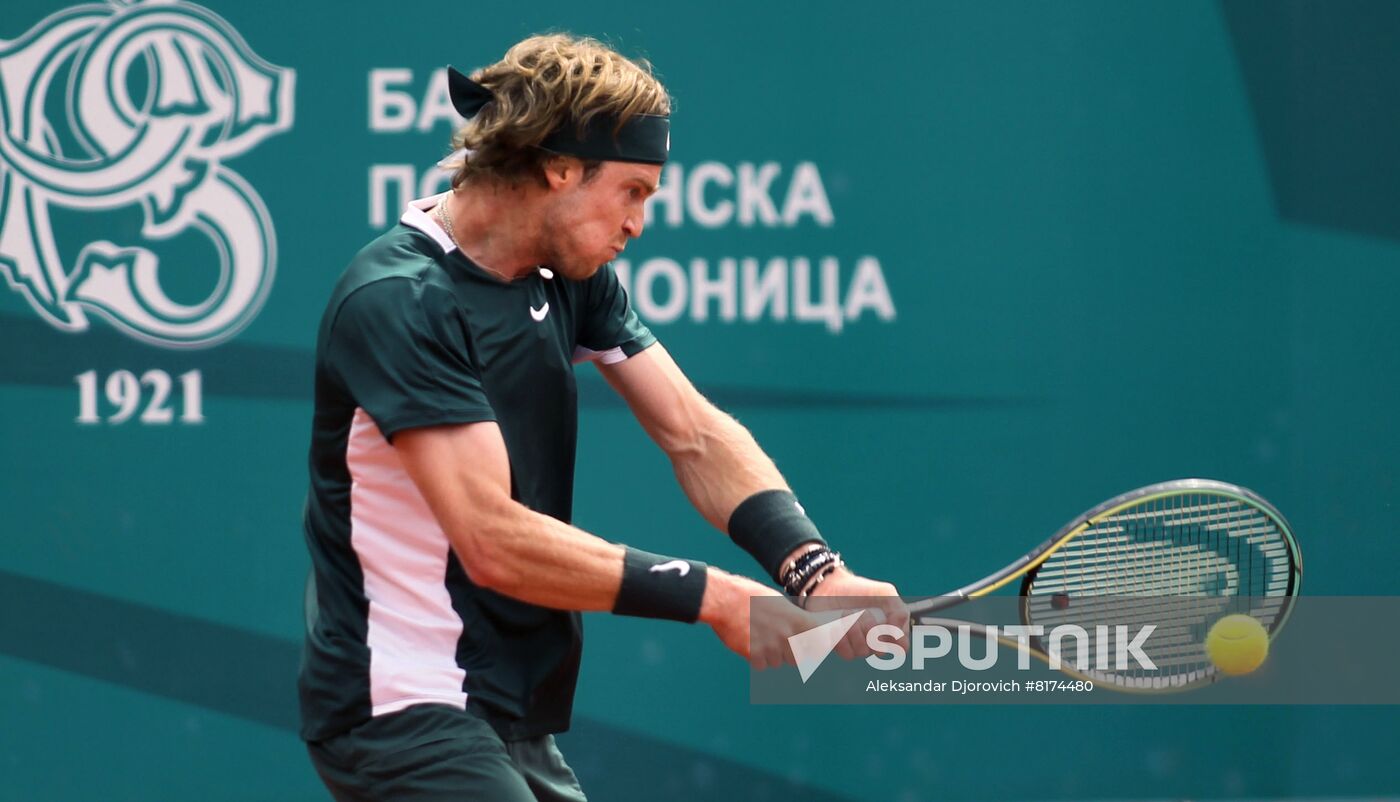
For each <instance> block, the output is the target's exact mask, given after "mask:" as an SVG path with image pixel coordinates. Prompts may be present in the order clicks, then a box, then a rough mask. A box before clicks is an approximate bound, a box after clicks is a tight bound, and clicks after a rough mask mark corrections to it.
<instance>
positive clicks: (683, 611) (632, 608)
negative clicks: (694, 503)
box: [612, 546, 708, 624]
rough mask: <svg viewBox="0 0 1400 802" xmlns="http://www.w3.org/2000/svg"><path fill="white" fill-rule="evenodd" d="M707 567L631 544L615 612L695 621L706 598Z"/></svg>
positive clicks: (624, 564) (624, 561) (623, 559)
mask: <svg viewBox="0 0 1400 802" xmlns="http://www.w3.org/2000/svg"><path fill="white" fill-rule="evenodd" d="M707 570H708V569H707V567H706V565H705V564H704V563H701V562H695V561H694V560H679V559H676V558H674V557H662V556H661V555H659V554H651V553H649V552H645V551H642V550H641V549H634V548H632V547H631V546H628V547H627V553H626V554H625V555H623V558H622V586H621V587H619V588H618V589H617V601H616V602H614V603H613V610H612V611H613V613H615V614H617V615H634V616H638V617H641V618H666V619H669V620H671V621H684V622H685V623H687V624H694V623H695V622H696V621H697V620H699V618H700V602H701V600H703V599H704V598H705V577H706V572H707Z"/></svg>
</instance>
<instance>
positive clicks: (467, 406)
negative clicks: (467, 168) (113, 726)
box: [299, 198, 656, 741]
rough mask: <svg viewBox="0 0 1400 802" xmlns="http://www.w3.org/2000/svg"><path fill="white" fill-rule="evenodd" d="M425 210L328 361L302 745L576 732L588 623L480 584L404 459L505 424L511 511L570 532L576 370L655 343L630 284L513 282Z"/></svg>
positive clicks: (357, 271)
mask: <svg viewBox="0 0 1400 802" xmlns="http://www.w3.org/2000/svg"><path fill="white" fill-rule="evenodd" d="M436 200H437V199H436V198H428V199H424V200H422V201H415V202H414V204H413V205H412V206H410V208H409V209H408V211H407V212H405V214H404V216H403V218H402V220H401V221H400V223H399V225H398V226H397V227H395V228H394V229H392V230H390V231H389V232H387V233H386V234H384V235H383V236H381V237H380V238H378V239H377V240H375V241H374V242H372V243H370V244H369V246H367V247H366V248H365V249H364V250H362V251H361V252H360V253H359V254H358V255H357V256H356V257H355V259H354V261H352V262H351V263H350V266H349V267H348V268H347V269H346V271H345V273H344V275H343V276H342V277H341V279H340V281H339V283H338V284H337V285H336V287H335V290H334V292H333V294H332V296H331V300H330V303H329V305H328V306H327V307H326V312H325V315H324V317H323V318H322V320H321V327H320V333H319V337H318V341H317V346H316V377H315V382H316V387H315V416H314V420H313V425H312V435H311V438H312V439H311V458H310V468H311V488H310V493H309V495H308V498H307V504H306V518H305V535H306V543H307V548H308V550H309V551H310V554H311V562H312V568H313V572H314V577H315V602H316V605H315V606H316V614H315V616H314V617H311V616H309V617H308V628H307V635H306V648H305V651H304V656H303V662H302V667H301V675H300V682H299V689H300V696H301V713H302V729H301V734H302V737H304V738H306V739H307V740H313V741H314V740H321V739H323V738H326V737H329V736H331V735H334V734H337V733H340V732H343V731H345V730H347V729H350V728H352V727H354V726H356V725H357V724H360V723H362V722H364V721H366V720H368V719H369V718H370V717H372V716H379V715H384V714H387V713H392V712H395V711H397V710H402V709H404V708H405V707H408V706H410V705H415V704H450V705H454V706H457V707H464V708H467V709H470V710H472V711H474V712H476V713H478V714H479V715H481V716H483V717H484V718H485V719H486V720H487V721H489V722H490V723H491V724H492V726H494V727H495V728H496V730H497V732H499V733H500V734H501V736H502V737H503V738H506V739H508V740H514V739H519V738H527V737H533V736H536V735H540V734H543V733H550V732H560V731H563V730H566V729H568V726H569V715H570V710H571V707H572V704H573V695H574V684H575V680H576V679H577V676H578V667H579V658H580V655H581V651H582V642H583V641H582V629H581V619H580V616H579V614H578V613H574V612H565V611H558V610H550V609H546V608H543V607H536V606H534V605H531V604H526V603H524V602H521V601H517V600H515V599H511V598H508V597H505V596H502V595H500V594H498V593H495V592H493V591H490V590H487V589H485V588H481V587H478V586H476V585H475V584H473V583H472V581H471V580H470V579H468V578H467V576H466V573H465V572H464V571H463V569H462V567H461V564H460V563H459V562H458V560H457V558H456V556H455V554H454V553H453V552H452V548H451V546H450V544H449V543H448V540H447V537H446V535H445V534H444V533H443V531H442V529H441V527H440V526H438V523H437V521H436V519H435V518H434V517H433V515H432V513H431V512H430V511H429V509H428V507H427V504H426V503H425V501H424V499H423V497H422V495H421V494H420V493H419V492H418V490H417V488H416V486H415V485H414V484H413V482H412V481H411V480H410V479H409V477H408V475H407V473H406V472H405V471H404V468H403V465H402V463H401V462H400V461H399V458H398V454H397V452H395V451H394V448H393V445H392V440H393V437H394V435H395V434H397V433H399V432H401V431H403V430H405V429H411V428H414V427H421V426H435V425H440V424H452V423H469V422H475V421H490V420H494V421H496V423H497V424H498V425H499V426H500V429H501V434H502V436H503V437H504V439H505V444H506V450H507V452H508V453H509V456H510V476H511V495H512V497H513V498H515V499H516V500H517V501H519V502H520V503H522V504H524V505H525V506H527V507H529V508H531V509H533V510H535V511H537V512H540V513H543V514H545V515H549V516H552V517H554V518H557V519H559V520H561V521H566V522H567V521H569V520H570V517H571V510H572V504H573V479H574V452H575V445H576V443H577V435H578V404H577V389H576V386H575V383H574V373H573V363H575V362H579V361H586V360H593V359H599V360H602V361H604V362H610V363H611V362H617V361H621V360H623V359H626V358H628V357H630V356H632V355H634V354H636V353H637V352H639V351H641V350H642V349H644V348H646V347H647V346H649V345H651V344H652V343H653V342H655V341H656V338H655V337H653V336H652V334H651V332H649V331H648V330H647V328H646V327H645V326H644V325H642V323H641V322H640V321H639V320H638V319H637V316H636V314H635V313H634V312H633V311H632V309H631V307H630V305H629V303H628V300H627V295H626V293H625V292H624V291H623V289H622V287H621V285H620V284H619V283H618V280H617V276H616V275H615V274H614V273H613V271H612V268H611V267H610V266H609V267H604V268H603V269H601V270H599V271H598V273H597V274H595V275H594V276H593V277H592V278H589V279H587V280H584V281H570V280H568V279H565V278H564V277H563V276H560V275H557V274H555V273H553V272H552V271H550V270H549V269H548V268H543V267H542V268H539V269H537V270H536V271H535V272H534V273H532V274H531V275H529V276H527V277H524V278H520V279H517V280H515V281H513V282H509V283H507V282H504V281H501V280H500V279H498V278H497V277H495V276H493V275H492V274H490V273H488V272H486V271H485V270H483V269H481V268H480V267H478V266H477V265H475V264H473V263H472V262H471V261H470V260H469V259H467V258H466V257H465V256H463V255H462V253H461V251H459V250H457V248H456V247H455V246H454V245H453V244H452V242H451V240H450V239H448V238H447V236H446V234H445V233H444V232H443V231H442V230H441V229H440V228H439V227H438V226H437V225H436V224H434V223H433V222H432V221H431V219H430V218H429V217H428V215H427V213H426V211H425V210H426V209H430V208H431V207H432V205H433V203H435V202H436Z"/></svg>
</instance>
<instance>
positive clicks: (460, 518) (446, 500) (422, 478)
mask: <svg viewBox="0 0 1400 802" xmlns="http://www.w3.org/2000/svg"><path fill="white" fill-rule="evenodd" d="M393 442H394V450H395V451H396V452H397V453H398V455H399V459H400V460H402V461H403V465H404V469H405V470H406V471H407V472H408V475H409V477H410V478H412V479H413V483H414V484H415V485H417V487H418V490H419V492H420V493H422V494H423V498H424V500H426V501H427V502H428V506H429V507H430V508H431V509H432V511H433V514H434V515H435V516H436V517H437V519H438V523H439V524H441V525H442V527H443V530H444V531H445V532H446V533H447V534H448V537H449V538H450V539H451V540H452V541H453V542H454V544H457V545H462V543H460V542H459V541H462V540H465V541H466V542H471V541H473V540H475V538H476V536H477V535H479V534H480V533H482V532H483V531H484V530H486V529H487V528H489V526H490V524H491V519H492V517H493V516H497V515H501V514H504V513H505V512H506V511H507V510H508V509H509V507H510V505H513V504H514V503H515V502H514V501H512V500H511V497H510V457H509V456H508V455H507V453H506V444H505V440H504V438H503V437H502V436H501V429H500V427H499V426H498V425H497V424H496V423H495V421H480V422H477V423H466V424H458V425H451V426H430V427H423V428H415V429H405V430H403V431H401V432H399V434H398V435H397V436H396V437H395V438H394V441H393Z"/></svg>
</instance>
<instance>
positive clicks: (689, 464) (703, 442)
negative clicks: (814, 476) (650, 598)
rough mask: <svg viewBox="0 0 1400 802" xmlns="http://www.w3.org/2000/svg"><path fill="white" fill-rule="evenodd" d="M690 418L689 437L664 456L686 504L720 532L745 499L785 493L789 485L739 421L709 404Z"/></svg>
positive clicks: (726, 526)
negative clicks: (759, 494) (778, 491)
mask: <svg viewBox="0 0 1400 802" xmlns="http://www.w3.org/2000/svg"><path fill="white" fill-rule="evenodd" d="M694 418H695V424H694V427H693V428H692V431H691V436H690V437H688V438H686V439H685V440H684V441H682V442H680V443H678V444H676V445H674V446H673V447H672V448H670V449H668V456H670V458H671V465H672V467H673V468H674V469H675V472H676V477H677V479H679V480H680V484H681V488H682V489H683V490H684V491H685V494H686V496H687V497H689V498H690V502H691V504H693V505H694V506H695V508H696V509H697V510H699V512H700V514H701V515H703V516H704V517H705V520H707V521H709V522H710V524H711V525H713V526H714V527H715V528H717V529H719V530H720V531H721V532H724V531H727V528H728V525H729V516H730V515H731V514H732V513H733V512H734V509H735V508H736V507H738V506H739V504H740V502H742V501H743V500H744V499H746V498H748V497H749V496H752V495H753V494H754V493H757V492H759V491H762V490H775V489H781V490H787V489H788V485H787V482H786V481H784V479H783V477H782V474H780V473H779V472H778V468H777V466H776V465H774V464H773V460H772V459H770V458H769V457H768V455H767V454H765V453H764V452H763V449H762V448H760V447H759V445H758V443H757V441H755V440H754V438H753V435H751V434H749V431H748V429H745V428H744V427H743V426H742V425H741V424H740V423H739V422H738V421H736V420H734V419H733V418H731V417H730V416H728V415H726V414H725V413H724V412H722V411H720V410H719V409H716V408H715V407H713V406H710V405H709V404H708V403H705V404H704V408H703V409H701V410H699V411H697V413H696V414H695V416H694Z"/></svg>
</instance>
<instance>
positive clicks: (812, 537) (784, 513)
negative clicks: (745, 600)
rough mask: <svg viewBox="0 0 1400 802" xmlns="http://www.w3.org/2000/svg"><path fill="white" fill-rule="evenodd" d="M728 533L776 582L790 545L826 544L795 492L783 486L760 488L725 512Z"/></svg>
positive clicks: (789, 552)
mask: <svg viewBox="0 0 1400 802" xmlns="http://www.w3.org/2000/svg"><path fill="white" fill-rule="evenodd" d="M729 537H731V538H733V540H734V542H735V543H736V544H738V546H739V548H741V549H743V550H744V551H747V552H748V553H749V554H752V555H753V558H754V559H755V560H758V564H759V565H761V566H763V570H764V571H766V572H767V573H768V575H769V576H771V577H773V581H774V582H777V583H778V584H780V585H781V584H782V582H783V580H782V577H780V576H778V572H779V570H780V569H781V568H782V567H783V561H784V560H786V559H787V557H788V555H789V554H791V553H792V552H793V550H794V549H796V548H797V547H798V546H801V545H802V544H803V543H820V544H822V545H826V540H825V539H823V538H822V533H821V532H818V531H817V526H816V524H814V523H812V520H811V519H810V518H808V517H807V513H806V511H804V510H803V509H802V505H801V504H798V503H797V496H794V495H793V494H791V493H789V492H788V491H786V490H763V491H761V492H758V493H755V494H753V495H752V496H749V497H748V498H746V499H744V501H743V502H742V503H741V504H740V505H739V506H738V507H737V508H735V510H734V512H733V513H732V514H731V515H730V516H729Z"/></svg>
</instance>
